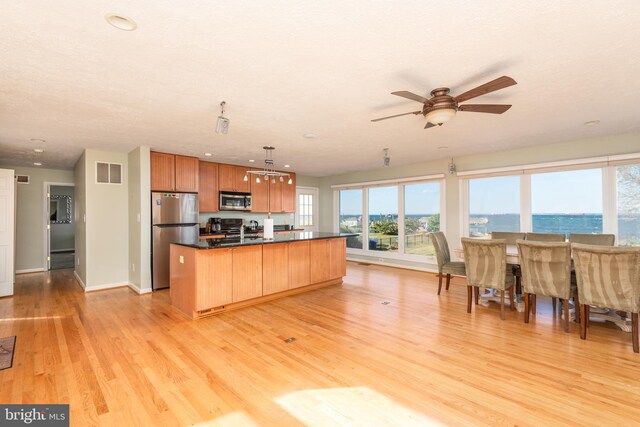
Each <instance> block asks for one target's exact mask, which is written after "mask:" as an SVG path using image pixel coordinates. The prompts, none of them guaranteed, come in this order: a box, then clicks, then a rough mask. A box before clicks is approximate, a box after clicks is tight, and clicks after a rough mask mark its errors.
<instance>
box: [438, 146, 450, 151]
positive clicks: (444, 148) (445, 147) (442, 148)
mask: <svg viewBox="0 0 640 427" xmlns="http://www.w3.org/2000/svg"><path fill="white" fill-rule="evenodd" d="M447 148H449V147H447V146H446V145H442V146H440V147H438V150H446V149H447Z"/></svg>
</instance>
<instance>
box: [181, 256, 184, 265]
mask: <svg viewBox="0 0 640 427" xmlns="http://www.w3.org/2000/svg"><path fill="white" fill-rule="evenodd" d="M180 264H184V257H183V256H182V255H180Z"/></svg>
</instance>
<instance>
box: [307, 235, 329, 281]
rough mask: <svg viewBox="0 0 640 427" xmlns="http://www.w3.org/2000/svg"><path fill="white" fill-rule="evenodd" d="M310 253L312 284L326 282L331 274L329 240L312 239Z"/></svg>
mask: <svg viewBox="0 0 640 427" xmlns="http://www.w3.org/2000/svg"><path fill="white" fill-rule="evenodd" d="M309 254H310V259H311V264H310V266H311V268H310V273H309V275H310V279H311V284H314V283H320V282H326V281H327V280H329V277H330V275H331V272H330V266H331V258H330V248H329V240H328V239H324V240H312V241H310V242H309Z"/></svg>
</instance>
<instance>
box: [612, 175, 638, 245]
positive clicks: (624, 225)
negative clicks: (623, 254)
mask: <svg viewBox="0 0 640 427" xmlns="http://www.w3.org/2000/svg"><path fill="white" fill-rule="evenodd" d="M616 184H617V193H618V206H617V219H618V242H617V244H618V245H620V246H640V165H631V166H618V167H617V168H616Z"/></svg>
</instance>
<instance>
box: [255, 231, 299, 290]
mask: <svg viewBox="0 0 640 427" xmlns="http://www.w3.org/2000/svg"><path fill="white" fill-rule="evenodd" d="M293 262H296V260H293ZM287 289H289V243H271V244H268V245H264V246H263V247H262V294H263V295H270V294H275V293H277V292H283V291H286V290H287Z"/></svg>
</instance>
